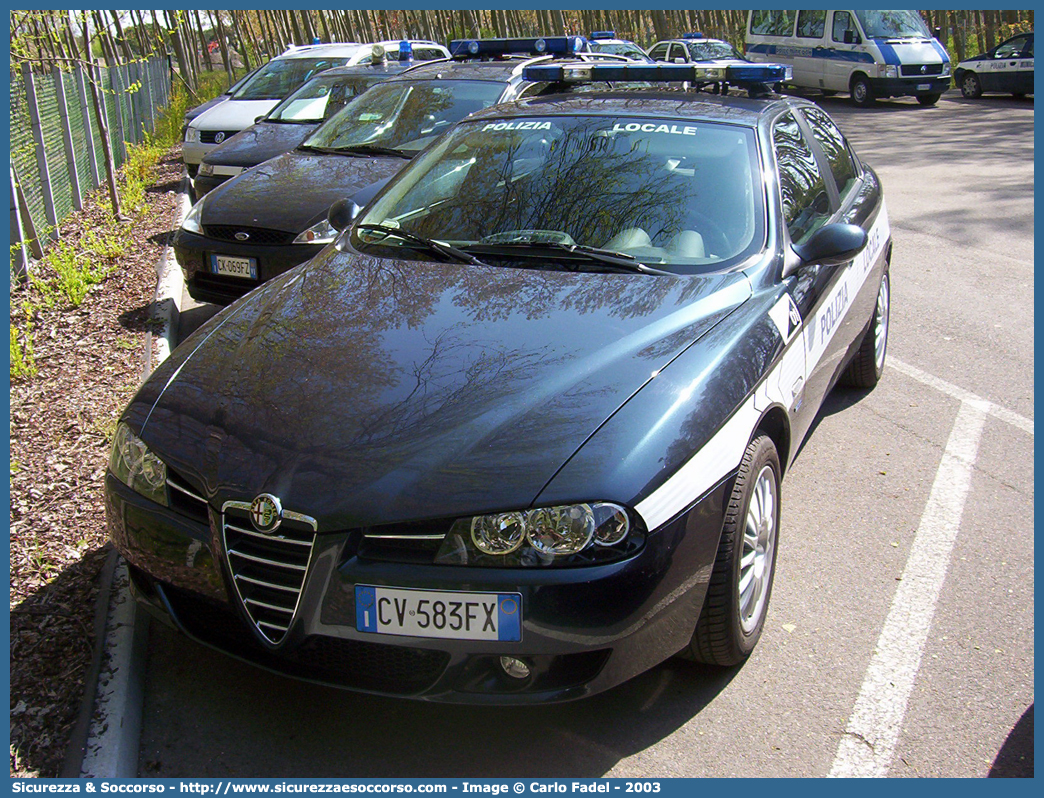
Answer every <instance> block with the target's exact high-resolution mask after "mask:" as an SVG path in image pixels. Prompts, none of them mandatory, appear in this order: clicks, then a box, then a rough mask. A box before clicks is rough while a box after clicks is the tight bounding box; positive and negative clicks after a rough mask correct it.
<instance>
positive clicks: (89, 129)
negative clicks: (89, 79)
mask: <svg viewBox="0 0 1044 798" xmlns="http://www.w3.org/2000/svg"><path fill="white" fill-rule="evenodd" d="M75 74H76V93H77V94H79V95H80V111H81V112H82V113H83V132H84V137H85V139H86V141H87V163H88V164H89V165H90V167H91V180H92V181H93V183H94V185H93V186H91V188H98V186H100V185H101V173H100V172H98V154H97V153H96V152H95V150H94V123H93V122H91V111H90V106H89V105H87V85H86V83H85V82H84V81H85V80H86V78H85V76H84V71H83V65H82V64H77V65H76V72H75Z"/></svg>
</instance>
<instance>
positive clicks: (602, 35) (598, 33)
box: [591, 30, 616, 41]
mask: <svg viewBox="0 0 1044 798" xmlns="http://www.w3.org/2000/svg"><path fill="white" fill-rule="evenodd" d="M615 38H616V31H614V30H594V31H591V40H592V41H598V40H599V39H615Z"/></svg>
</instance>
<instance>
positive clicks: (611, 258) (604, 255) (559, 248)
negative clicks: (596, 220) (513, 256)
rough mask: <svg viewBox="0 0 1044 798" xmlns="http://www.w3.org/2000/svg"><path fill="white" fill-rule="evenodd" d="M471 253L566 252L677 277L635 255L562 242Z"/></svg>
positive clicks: (492, 246) (497, 246) (525, 243)
mask: <svg viewBox="0 0 1044 798" xmlns="http://www.w3.org/2000/svg"><path fill="white" fill-rule="evenodd" d="M467 249H468V250H469V251H476V252H483V253H489V254H491V255H492V254H501V253H504V252H507V253H510V252H513V251H516V250H519V249H527V250H551V251H553V252H565V253H568V254H570V255H580V256H582V257H585V258H587V259H588V260H591V261H595V262H597V263H604V264H606V265H608V266H615V267H617V268H618V269H620V270H621V271H625V272H634V273H637V274H655V275H658V276H660V277H677V276H678V275H676V274H674V273H673V272H667V271H664V270H663V269H657V268H655V267H653V266H647V265H646V264H644V263H642V262H641V261H639V260H638V259H637V258H635V257H634V256H633V255H628V254H627V253H626V252H615V251H614V250H611V249H599V248H598V247H589V246H587V245H585V244H565V243H563V242H561V241H511V242H508V243H503V244H472V245H471V246H469V247H467Z"/></svg>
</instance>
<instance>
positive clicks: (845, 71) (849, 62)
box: [822, 11, 861, 91]
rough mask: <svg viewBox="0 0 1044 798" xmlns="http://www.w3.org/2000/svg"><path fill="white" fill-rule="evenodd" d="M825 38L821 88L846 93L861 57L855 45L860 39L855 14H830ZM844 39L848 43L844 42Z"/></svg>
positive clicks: (842, 12) (847, 12) (840, 12)
mask: <svg viewBox="0 0 1044 798" xmlns="http://www.w3.org/2000/svg"><path fill="white" fill-rule="evenodd" d="M846 34H847V35H846ZM825 38H826V50H825V51H824V53H825V56H826V57H825V58H824V64H823V86H822V87H823V88H824V89H830V90H831V91H848V86H849V80H850V79H851V77H852V70H853V68H854V67H855V65H856V59H858V58H860V57H861V53H860V50H861V47H860V46H859V45H857V44H855V41H856V40H858V39H859V38H860V37H859V26H858V23H857V22H856V18H855V14H853V13H852V12H851V11H833V12H831V20H830V32H829V35H828V36H826V37H825ZM846 38H847V39H849V40H850V41H849V42H846V41H845V39H846Z"/></svg>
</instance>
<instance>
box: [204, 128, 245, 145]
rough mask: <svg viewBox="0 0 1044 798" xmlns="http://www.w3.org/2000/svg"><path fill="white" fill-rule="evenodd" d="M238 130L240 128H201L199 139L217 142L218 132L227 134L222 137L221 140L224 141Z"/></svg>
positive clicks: (207, 142) (210, 142)
mask: <svg viewBox="0 0 1044 798" xmlns="http://www.w3.org/2000/svg"><path fill="white" fill-rule="evenodd" d="M238 132H239V131H238V130H201V131H199V140H200V142H202V143H203V144H216V143H217V136H218V133H224V134H225V135H224V136H222V138H221V140H222V141H224V140H225V139H230V138H232V137H233V136H234V135H236V133H238Z"/></svg>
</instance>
